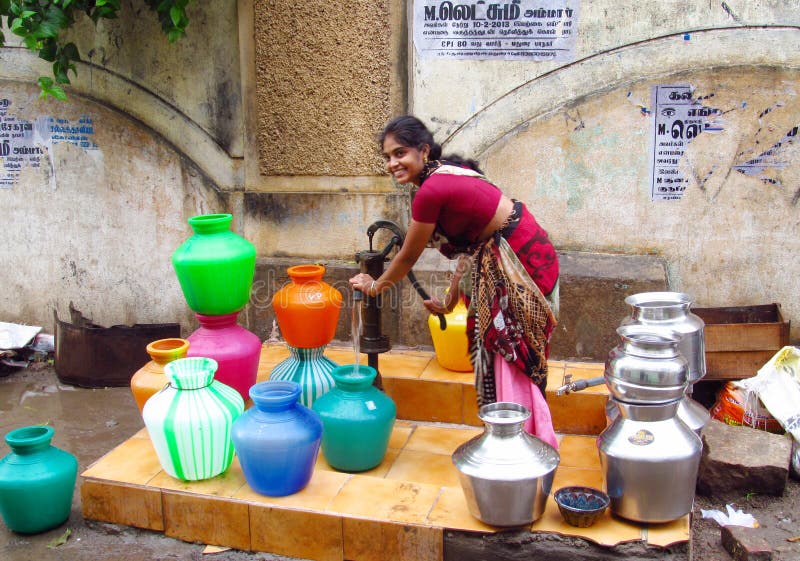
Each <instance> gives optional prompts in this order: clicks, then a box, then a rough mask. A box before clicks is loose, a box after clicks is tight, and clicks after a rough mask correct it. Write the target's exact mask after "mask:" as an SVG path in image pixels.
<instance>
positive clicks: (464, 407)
mask: <svg viewBox="0 0 800 561" xmlns="http://www.w3.org/2000/svg"><path fill="white" fill-rule="evenodd" d="M461 417H462V421H461V422H462V423H463V424H465V425H471V426H473V427H482V426H483V421H481V420H480V418H479V417H478V392H477V391H475V385H474V384H473V385H469V386H464V399H463V400H462V401H461Z"/></svg>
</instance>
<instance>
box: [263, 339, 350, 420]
mask: <svg viewBox="0 0 800 561" xmlns="http://www.w3.org/2000/svg"><path fill="white" fill-rule="evenodd" d="M325 346H326V345H323V346H321V347H314V348H313V349H300V348H297V347H292V346H289V345H287V347H289V351H290V352H291V353H292V354H291V356H289V357H287V358H286V359H285V360H283V361H281V362H279V363H278V364H277V365H275V368H273V369H272V372H271V373H270V375H269V379H270V380H287V381H290V382H297V383H298V384H300V389H301V390H302V391H301V393H300V403H302V404H303V405H305V406H306V407H311V405H312V404H313V403H314V400H316V399H318V398H320V397H322V396H323V395H324V394H326V393H328V391H330V389H331V388H333V386H334V382H333V376H331V372H333V369H334V368H336V367H337V366H339V365H338V364H336V363H335V362H333V361H332V360H331V359H329V358H328V357H326V356H325V355H324V352H325Z"/></svg>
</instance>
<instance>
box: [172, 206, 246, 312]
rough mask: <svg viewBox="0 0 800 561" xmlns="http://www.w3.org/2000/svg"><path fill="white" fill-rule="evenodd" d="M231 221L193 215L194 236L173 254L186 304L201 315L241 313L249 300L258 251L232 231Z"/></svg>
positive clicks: (226, 217) (226, 216) (219, 216)
mask: <svg viewBox="0 0 800 561" xmlns="http://www.w3.org/2000/svg"><path fill="white" fill-rule="evenodd" d="M232 220H233V216H232V215H230V214H201V215H199V216H193V217H192V218H190V219H189V226H191V227H192V230H193V231H194V235H193V236H192V237H190V238H189V239H188V240H186V241H185V242H183V243H182V244H181V245H180V246H179V247H178V249H176V250H175V251H174V253H173V254H172V266H173V267H174V268H175V273H176V275H177V276H178V282H180V285H181V290H182V291H183V296H184V297H185V298H186V303H187V304H188V305H189V307H190V308H191V309H192V310H193V311H194V312H196V313H198V314H205V315H210V316H217V315H223V314H230V313H233V312H238V311H239V310H241V309H242V308H243V307H244V306H245V305H246V304H247V302H248V301H249V300H250V288H251V287H252V285H253V275H254V274H255V269H256V248H255V246H254V245H253V244H252V243H250V242H249V241H247V240H246V239H244V238H243V237H241V236H239V235H238V234H236V233H234V232H231V230H230V225H231V221H232Z"/></svg>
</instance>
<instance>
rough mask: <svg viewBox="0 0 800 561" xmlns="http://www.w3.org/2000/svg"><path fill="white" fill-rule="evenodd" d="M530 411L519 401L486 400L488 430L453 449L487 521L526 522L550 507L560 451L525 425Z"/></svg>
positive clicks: (467, 490) (468, 491)
mask: <svg viewBox="0 0 800 561" xmlns="http://www.w3.org/2000/svg"><path fill="white" fill-rule="evenodd" d="M530 414H531V413H530V410H528V409H527V408H526V407H524V406H522V405H519V404H516V403H508V402H499V403H492V404H489V405H484V406H483V407H481V408H480V411H479V413H478V416H479V417H480V419H481V420H482V421H483V424H484V426H485V429H484V432H483V434H480V435H478V436H476V437H474V438H472V439H470V440H468V441H467V442H465V443H463V444H461V446H459V447H458V448H457V449H456V451H455V452H454V453H453V456H452V460H453V463H454V464H455V466H456V468H457V469H458V472H459V478H460V481H461V487H462V489H463V490H464V495H465V497H466V499H467V505H468V507H469V511H470V513H471V514H472V515H473V516H474V517H475V518H477V519H478V520H481V521H482V522H485V523H486V524H491V525H493V526H521V525H525V524H530V523H531V522H533V521H535V520H538V519H539V518H540V517H541V516H542V514H543V513H544V507H545V503H546V501H547V496H548V495H549V494H550V490H551V487H552V485H553V476H554V474H555V470H556V467H558V463H559V461H560V457H559V454H558V452H557V451H556V450H555V449H554V448H553V447H552V446H550V445H549V444H547V443H546V442H543V441H542V440H540V439H539V438H537V437H535V436H532V435H529V434H528V433H526V432H525V431H524V430H523V426H524V424H525V421H526V420H527V419H528V417H530Z"/></svg>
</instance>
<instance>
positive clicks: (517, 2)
mask: <svg viewBox="0 0 800 561" xmlns="http://www.w3.org/2000/svg"><path fill="white" fill-rule="evenodd" d="M579 7H580V4H579V2H578V1H577V0H574V1H566V0H536V1H533V0H508V1H507V2H505V3H491V2H485V1H483V0H478V1H477V2H470V3H466V2H465V3H459V2H442V1H437V0H414V22H413V25H414V46H415V47H416V52H417V53H418V54H419V55H420V56H422V57H425V58H433V57H435V58H444V59H500V60H533V61H545V60H553V61H558V62H571V61H573V60H574V59H575V37H576V35H577V33H578V29H577V27H578V11H579Z"/></svg>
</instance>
